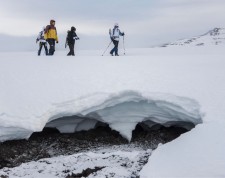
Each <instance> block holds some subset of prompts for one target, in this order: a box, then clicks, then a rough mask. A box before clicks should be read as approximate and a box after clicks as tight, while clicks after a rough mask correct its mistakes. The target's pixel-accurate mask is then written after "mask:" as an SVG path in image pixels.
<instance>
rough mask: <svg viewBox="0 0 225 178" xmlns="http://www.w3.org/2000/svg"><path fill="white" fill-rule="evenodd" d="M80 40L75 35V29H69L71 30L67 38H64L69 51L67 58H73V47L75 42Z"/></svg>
mask: <svg viewBox="0 0 225 178" xmlns="http://www.w3.org/2000/svg"><path fill="white" fill-rule="evenodd" d="M79 39H80V38H79V37H78V36H77V34H76V28H75V27H71V30H70V31H68V34H67V37H66V44H68V46H69V48H70V51H69V53H68V54H67V56H71V55H72V56H75V53H74V46H75V40H79Z"/></svg>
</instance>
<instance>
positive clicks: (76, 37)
mask: <svg viewBox="0 0 225 178" xmlns="http://www.w3.org/2000/svg"><path fill="white" fill-rule="evenodd" d="M73 39H74V40H79V39H80V38H79V37H78V36H77V34H76V33H75V32H74V34H73Z"/></svg>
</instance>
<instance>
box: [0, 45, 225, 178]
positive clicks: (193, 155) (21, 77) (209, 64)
mask: <svg viewBox="0 0 225 178" xmlns="http://www.w3.org/2000/svg"><path fill="white" fill-rule="evenodd" d="M126 53H127V55H126V56H120V57H110V56H104V57H102V56H101V52H95V51H92V52H88V53H87V51H78V52H77V56H76V57H66V56H65V54H66V53H65V52H58V53H56V55H55V56H53V57H45V56H42V57H36V56H34V53H15V54H9V53H1V54H0V70H1V76H0V88H1V89H0V90H1V92H0V98H1V100H0V123H1V124H0V129H1V130H0V139H1V140H2V141H3V140H8V139H18V138H24V137H28V136H29V135H30V134H31V133H32V132H33V131H40V130H42V128H43V127H44V126H45V124H46V123H47V122H49V121H50V120H54V119H57V118H59V117H62V116H70V115H81V116H84V117H86V116H89V117H91V118H93V119H97V120H100V121H103V122H106V123H108V124H109V125H110V127H111V128H113V129H115V130H118V131H119V132H120V133H121V135H123V136H124V137H126V138H127V139H130V137H131V134H130V133H131V132H132V130H133V129H134V127H135V125H136V124H137V123H138V122H141V121H146V120H153V121H155V122H158V123H161V124H168V123H169V121H174V122H177V121H182V119H183V121H189V122H192V123H194V124H197V123H201V120H202V121H203V124H201V125H198V126H197V127H196V128H195V129H193V130H192V131H190V132H189V133H186V134H184V135H182V136H181V137H179V138H178V139H177V140H174V141H172V142H170V143H168V144H165V145H162V146H160V147H159V148H158V149H156V150H155V151H154V152H153V153H152V156H150V159H149V162H148V163H147V164H146V166H145V167H144V168H143V170H142V171H141V173H140V175H141V177H225V169H224V167H225V151H224V150H225V140H224V138H223V137H224V135H225V129H224V128H225V112H224V108H225V100H224V96H225V84H224V83H225V70H224V68H225V61H224V56H225V52H224V46H205V47H197V48H196V47H169V48H153V49H134V50H127V52H126ZM137 103H138V107H136V106H137V105H134V104H137ZM141 104H142V105H141ZM149 104H150V105H149ZM140 105H141V107H140ZM153 106H154V107H153ZM121 108H122V109H121ZM152 108H154V109H157V110H156V111H157V112H149V109H150V110H151V109H152ZM131 111H133V112H131ZM154 111H155V110H154ZM168 118H169V120H168ZM171 119H172V120H171ZM82 122H83V120H82V121H81V122H79V123H77V122H76V123H73V128H72V129H74V130H76V129H77V128H79V129H80V128H82V129H83V128H84V127H83V125H82ZM88 124H89V126H90V127H91V126H92V125H91V124H90V122H88ZM65 127H67V125H65ZM67 128H68V127H67ZM90 154H91V155H94V156H93V157H98V158H99V160H101V159H103V158H104V156H105V155H101V154H100V155H99V154H95V153H90ZM111 154H113V153H110V152H109V153H107V155H108V156H110V155H111ZM121 154H122V155H125V156H124V157H123V156H121V159H122V160H123V159H125V158H129V159H130V160H129V161H128V162H130V161H131V162H132V159H133V158H134V157H131V156H130V155H129V154H130V153H127V152H124V153H121ZM121 154H117V153H116V155H121ZM131 154H132V155H137V154H141V152H139V153H135V152H134V153H131ZM72 157H73V158H74V159H75V160H76V159H77V158H78V155H73V156H72ZM86 158H87V157H86V156H85V155H84V154H83V156H82V159H83V160H86ZM66 159H67V158H66ZM118 159H120V156H118ZM134 159H139V158H137V157H136V158H134ZM56 162H57V161H56ZM100 162H101V161H100ZM53 163H54V164H53ZM35 164H39V163H31V164H30V165H29V166H34V165H35ZM41 164H42V163H41ZM43 164H45V163H43ZM52 164H53V165H54V166H55V164H57V163H55V161H54V160H52ZM62 164H63V163H59V165H60V166H59V165H58V166H57V167H62ZM68 164H69V163H68ZM87 164H89V163H87ZM107 164H108V163H107ZM110 164H111V163H110ZM23 166H24V167H23ZM99 166H101V165H99ZM134 166H135V164H134ZM25 167H26V166H25V165H22V166H21V167H19V168H15V169H13V170H10V174H18V175H19V174H22V175H23V176H25V175H27V172H30V168H25ZM116 167H117V168H118V169H116V170H121V169H122V168H121V169H120V168H119V167H118V166H116ZM84 168H86V164H85V165H84ZM92 168H93V167H92ZM6 169H7V168H6ZM62 169H64V168H62ZM62 169H61V168H60V170H62ZM73 169H76V168H75V167H74V168H73ZM104 169H106V168H104ZM104 169H102V170H101V171H100V172H102V171H103V170H104ZM24 170H26V171H24ZM46 170H47V172H44V173H43V174H41V176H42V175H44V174H48V175H49V172H51V170H50V168H47V169H46ZM116 170H115V171H114V172H117V171H116ZM133 170H134V171H135V170H138V168H137V169H134V168H132V171H133ZM1 171H2V170H1ZM70 171H72V170H70ZM80 171H81V170H79V171H78V170H77V171H76V172H74V173H79V172H80ZM126 171H127V172H130V171H129V169H127V170H126ZM21 172H22V173H21ZM59 172H60V171H59ZM106 172H107V174H108V173H109V172H108V171H106ZM34 174H35V171H34ZM53 174H54V175H55V173H53ZM0 175H1V174H0ZM54 175H53V176H54ZM124 175H125V176H127V177H130V175H131V174H130V173H129V176H128V173H124ZM101 176H102V174H100V173H99V176H97V177H101ZM118 177H120V176H119V172H118Z"/></svg>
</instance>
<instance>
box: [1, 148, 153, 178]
mask: <svg viewBox="0 0 225 178" xmlns="http://www.w3.org/2000/svg"><path fill="white" fill-rule="evenodd" d="M114 149H115V150H120V149H121V148H116V147H115V148H114ZM115 150H111V149H110V150H108V149H104V150H101V152H87V153H81V154H74V155H71V156H60V157H55V158H51V159H41V160H39V161H37V162H30V163H24V164H22V165H21V166H19V167H16V168H11V169H10V168H3V169H2V170H0V175H5V176H9V177H10V178H11V177H26V178H39V177H40V178H41V177H42V178H53V177H54V178H65V177H67V176H69V175H70V176H73V177H81V176H84V177H86V176H89V177H97V178H100V177H102V178H103V177H121V178H122V177H124V178H125V177H137V176H138V175H139V172H140V170H141V169H142V167H143V165H144V164H146V162H147V161H148V157H149V155H150V154H151V151H150V150H148V151H140V150H139V151H137V150H132V151H115ZM95 168H99V170H98V169H97V170H95V171H93V173H91V172H90V175H88V174H85V173H84V171H85V170H87V169H95ZM87 172H89V171H87ZM82 173H83V175H82ZM78 174H80V175H78ZM75 175H77V176H75ZM85 175H86V176H85Z"/></svg>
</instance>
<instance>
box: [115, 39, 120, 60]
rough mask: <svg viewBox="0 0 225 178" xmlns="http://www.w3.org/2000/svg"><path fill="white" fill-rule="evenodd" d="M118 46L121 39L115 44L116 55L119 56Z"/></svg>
mask: <svg viewBox="0 0 225 178" xmlns="http://www.w3.org/2000/svg"><path fill="white" fill-rule="evenodd" d="M118 46H119V41H116V44H115V55H116V56H119V55H118Z"/></svg>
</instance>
